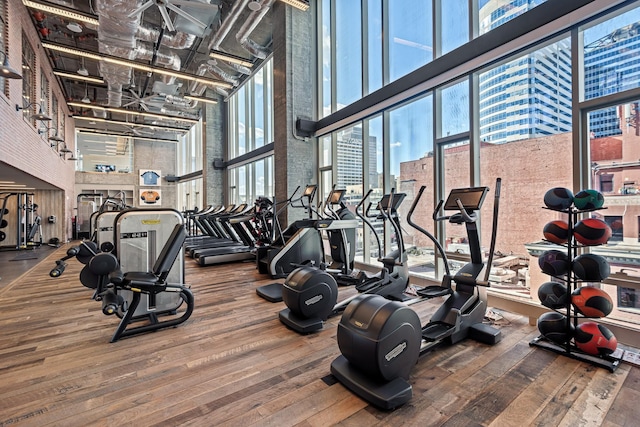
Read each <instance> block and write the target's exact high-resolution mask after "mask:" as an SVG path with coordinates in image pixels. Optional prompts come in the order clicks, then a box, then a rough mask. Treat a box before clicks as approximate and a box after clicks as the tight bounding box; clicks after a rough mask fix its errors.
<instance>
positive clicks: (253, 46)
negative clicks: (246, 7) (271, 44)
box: [236, 0, 275, 59]
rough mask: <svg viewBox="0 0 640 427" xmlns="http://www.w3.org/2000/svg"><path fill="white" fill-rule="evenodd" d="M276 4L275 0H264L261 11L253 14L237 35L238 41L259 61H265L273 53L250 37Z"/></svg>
mask: <svg viewBox="0 0 640 427" xmlns="http://www.w3.org/2000/svg"><path fill="white" fill-rule="evenodd" d="M273 3H275V0H262V1H261V2H260V9H258V10H255V11H253V12H251V14H250V15H249V18H247V20H246V21H245V22H244V24H242V27H240V29H239V30H238V33H237V34H236V40H238V43H240V46H242V47H243V48H244V49H245V50H246V51H247V52H249V53H250V54H252V55H253V56H255V57H256V58H259V59H265V58H266V57H267V56H268V55H269V54H270V53H271V52H270V51H269V49H267V48H265V47H264V46H260V45H259V44H258V43H256V42H254V41H253V40H251V39H249V35H250V34H251V33H253V31H254V30H255V29H256V27H257V26H258V24H259V23H260V21H262V19H263V18H264V17H265V15H266V14H267V12H269V9H270V8H271V6H272V5H273Z"/></svg>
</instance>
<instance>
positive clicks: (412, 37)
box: [388, 0, 433, 81]
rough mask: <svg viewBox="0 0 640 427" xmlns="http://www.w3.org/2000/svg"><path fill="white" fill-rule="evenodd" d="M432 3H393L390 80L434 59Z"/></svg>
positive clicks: (394, 0) (397, 0)
mask: <svg viewBox="0 0 640 427" xmlns="http://www.w3.org/2000/svg"><path fill="white" fill-rule="evenodd" d="M431 4H432V3H431V0H414V1H412V2H411V5H410V6H409V7H407V2H406V1H405V0H389V1H388V13H389V41H388V43H389V60H388V64H389V81H394V80H396V79H397V78H398V77H402V76H404V75H405V74H407V73H409V72H411V71H413V70H415V69H416V68H418V67H420V66H422V65H424V64H426V63H427V62H430V61H431V60H432V59H433V37H432V34H433V24H432V19H431V15H432V8H431Z"/></svg>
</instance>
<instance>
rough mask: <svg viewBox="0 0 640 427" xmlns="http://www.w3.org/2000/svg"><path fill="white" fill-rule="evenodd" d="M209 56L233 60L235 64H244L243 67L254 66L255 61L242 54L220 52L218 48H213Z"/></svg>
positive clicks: (228, 60)
mask: <svg viewBox="0 0 640 427" xmlns="http://www.w3.org/2000/svg"><path fill="white" fill-rule="evenodd" d="M209 56H210V57H211V58H213V59H219V60H221V61H227V62H233V63H234V64H238V65H242V66H243V67H249V68H251V67H253V62H251V61H249V60H247V59H245V58H242V57H240V56H235V55H231V54H229V53H225V52H220V51H218V50H212V51H211V52H210V53H209Z"/></svg>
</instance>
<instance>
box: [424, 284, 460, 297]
mask: <svg viewBox="0 0 640 427" xmlns="http://www.w3.org/2000/svg"><path fill="white" fill-rule="evenodd" d="M452 293H453V291H452V290H451V288H446V287H444V286H425V287H424V288H422V289H418V290H417V291H416V294H418V296H421V297H422V298H436V297H444V296H447V295H451V294H452Z"/></svg>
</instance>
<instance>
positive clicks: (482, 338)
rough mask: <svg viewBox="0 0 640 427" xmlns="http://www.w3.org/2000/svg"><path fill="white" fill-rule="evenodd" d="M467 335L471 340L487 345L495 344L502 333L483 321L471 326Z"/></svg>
mask: <svg viewBox="0 0 640 427" xmlns="http://www.w3.org/2000/svg"><path fill="white" fill-rule="evenodd" d="M468 336H469V338H471V339H473V340H476V341H478V342H481V343H483V344H489V345H494V344H497V343H499V342H500V340H501V339H502V333H501V332H500V330H499V329H496V328H494V327H493V326H490V325H487V324H485V323H476V324H474V325H473V326H471V327H470V328H469V335H468Z"/></svg>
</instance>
